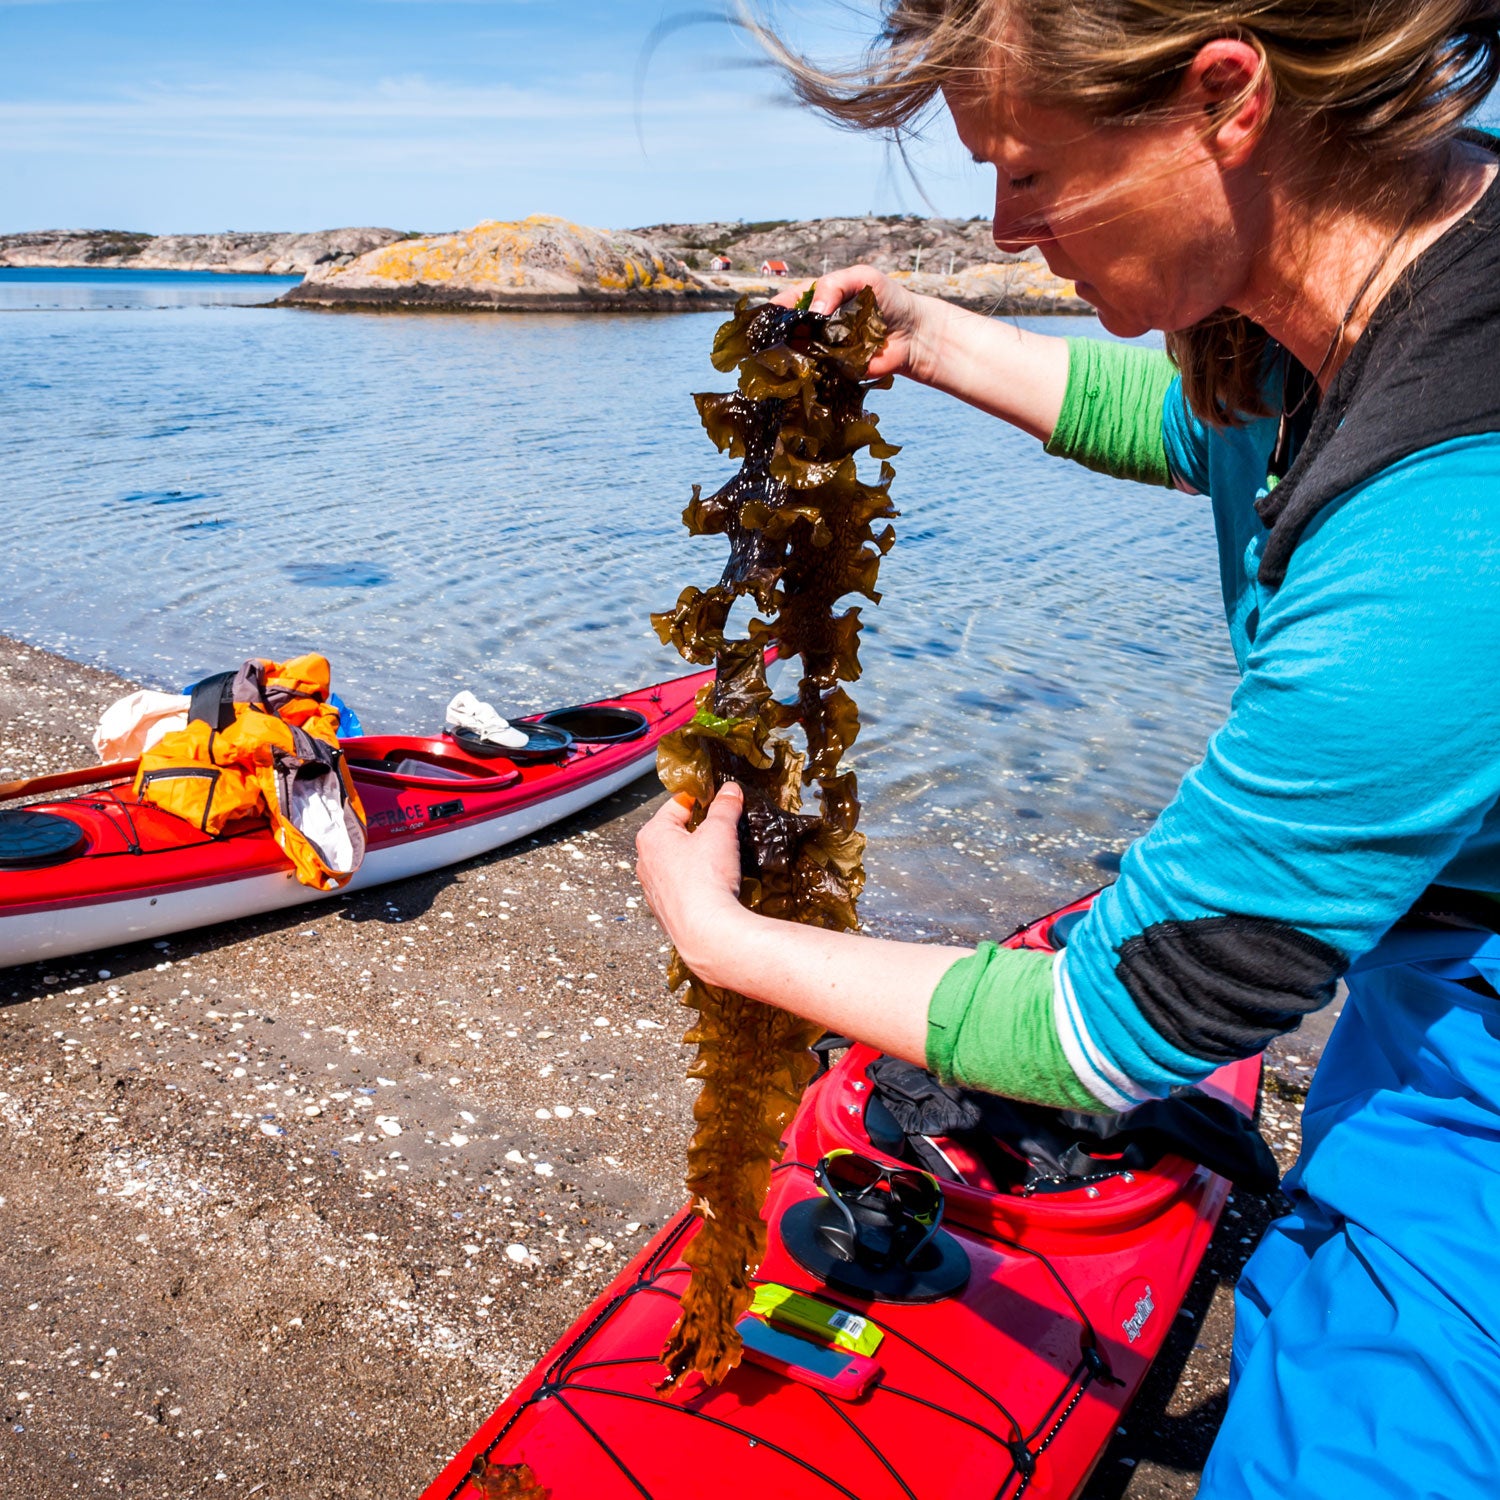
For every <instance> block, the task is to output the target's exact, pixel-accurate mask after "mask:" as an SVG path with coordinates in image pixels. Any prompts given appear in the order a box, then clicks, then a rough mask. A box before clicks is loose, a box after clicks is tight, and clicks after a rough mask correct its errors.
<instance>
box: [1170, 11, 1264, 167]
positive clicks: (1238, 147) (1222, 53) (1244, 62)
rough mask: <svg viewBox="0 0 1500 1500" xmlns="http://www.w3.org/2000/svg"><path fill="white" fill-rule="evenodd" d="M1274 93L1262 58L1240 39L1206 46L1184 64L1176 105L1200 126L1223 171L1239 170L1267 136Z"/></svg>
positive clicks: (1219, 40) (1249, 44) (1248, 42)
mask: <svg viewBox="0 0 1500 1500" xmlns="http://www.w3.org/2000/svg"><path fill="white" fill-rule="evenodd" d="M1274 93H1275V89H1274V86H1273V84H1272V81H1271V70H1270V69H1269V68H1268V67H1267V66H1266V58H1265V54H1264V53H1263V52H1262V51H1261V50H1260V48H1259V47H1258V46H1256V44H1255V43H1254V42H1252V41H1249V40H1246V39H1245V38H1242V37H1219V38H1217V39H1216V40H1214V41H1212V42H1205V43H1204V44H1203V45H1202V46H1201V47H1200V48H1199V49H1198V51H1197V54H1196V55H1195V56H1194V58H1193V60H1192V62H1190V63H1189V64H1188V67H1187V71H1186V73H1184V74H1183V77H1182V81H1181V83H1179V84H1178V86H1177V96H1176V99H1175V100H1174V102H1175V103H1176V105H1177V106H1178V108H1179V109H1181V111H1182V113H1183V115H1184V117H1186V118H1189V119H1192V118H1196V119H1197V120H1199V121H1200V122H1201V126H1202V135H1203V142H1204V144H1205V145H1206V146H1207V147H1208V149H1209V151H1210V152H1211V153H1212V154H1213V156H1214V157H1215V158H1216V159H1217V160H1218V162H1219V165H1220V166H1221V167H1226V168H1230V167H1239V166H1243V165H1244V163H1245V161H1246V160H1247V158H1248V157H1249V156H1250V154H1251V152H1252V151H1254V149H1255V147H1256V144H1257V143H1258V142H1259V140H1260V138H1261V136H1262V135H1263V134H1264V133H1265V128H1266V125H1267V124H1268V123H1269V121H1270V118H1271V103H1272V99H1273V96H1274Z"/></svg>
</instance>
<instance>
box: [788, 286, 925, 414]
mask: <svg viewBox="0 0 1500 1500" xmlns="http://www.w3.org/2000/svg"><path fill="white" fill-rule="evenodd" d="M809 286H812V287H813V288H814V291H813V299H812V307H811V310H812V311H813V312H815V313H823V314H824V315H825V316H826V315H829V314H831V313H835V312H837V311H838V310H839V308H841V307H842V306H843V305H844V303H846V302H848V301H850V300H851V299H852V298H854V297H856V296H857V295H858V294H859V293H860V292H861V291H862V290H863V289H864V288H865V287H869V288H870V290H871V291H872V292H874V293H875V304H876V306H877V307H879V309H880V315H881V316H882V317H883V318H884V319H885V326H886V329H887V337H886V342H885V347H884V348H883V349H882V350H881V351H880V352H879V353H878V354H877V355H876V356H875V357H874V359H872V360H871V361H870V374H871V376H873V377H875V378H877V379H878V378H879V377H880V376H882V375H905V376H907V377H908V379H911V380H916V381H920V382H921V383H922V384H923V385H931V384H933V383H934V381H935V378H936V374H937V371H938V369H939V368H940V367H941V362H942V361H941V346H942V341H943V337H942V335H943V329H944V327H945V326H946V324H947V322H948V321H949V319H950V318H951V316H952V314H953V311H954V309H953V308H951V307H950V306H949V305H948V304H947V303H946V302H942V301H940V300H939V299H938V298H936V297H923V296H920V295H919V294H917V293H916V292H911V291H908V290H907V289H906V288H905V287H904V286H902V285H901V283H900V282H899V281H895V280H893V279H892V278H891V277H889V276H887V275H886V274H885V272H884V271H877V270H876V269H875V267H874V266H847V267H845V268H844V269H843V270H841V271H830V272H828V273H827V274H826V275H824V276H819V277H818V278H817V280H816V281H815V282H804V283H803V284H802V285H801V286H798V287H796V288H787V289H785V290H783V291H782V292H781V293H780V294H779V295H778V296H776V297H775V298H773V299H772V300H773V301H775V302H776V303H778V304H779V305H780V306H782V307H795V306H796V305H797V302H798V301H799V299H800V298H801V297H802V296H804V295H805V293H806V291H807V288H808V287H809Z"/></svg>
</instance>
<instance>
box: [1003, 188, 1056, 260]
mask: <svg viewBox="0 0 1500 1500" xmlns="http://www.w3.org/2000/svg"><path fill="white" fill-rule="evenodd" d="M1018 196H1019V195H1017V194H1012V193H1007V192H1005V191H1004V190H1003V189H1002V190H999V191H997V192H996V194H995V217H994V221H993V223H992V224H991V235H992V236H993V238H994V241H995V244H996V246H997V247H998V248H999V249H1001V250H1004V251H1005V252H1006V253H1007V254H1008V255H1019V254H1020V253H1021V251H1023V250H1028V249H1030V248H1031V246H1033V245H1035V244H1037V243H1038V242H1040V241H1041V240H1043V239H1045V238H1046V237H1047V229H1046V225H1045V224H1044V223H1042V222H1041V221H1040V220H1039V219H1038V218H1037V216H1036V215H1035V214H1027V213H1026V212H1025V211H1024V209H1023V207H1022V205H1021V203H1020V202H1018V201H1017V199H1018Z"/></svg>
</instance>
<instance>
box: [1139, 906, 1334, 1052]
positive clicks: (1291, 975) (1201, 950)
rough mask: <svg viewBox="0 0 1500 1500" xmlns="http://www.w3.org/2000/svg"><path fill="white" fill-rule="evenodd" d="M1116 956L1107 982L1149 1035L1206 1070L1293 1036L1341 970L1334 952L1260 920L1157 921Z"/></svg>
mask: <svg viewBox="0 0 1500 1500" xmlns="http://www.w3.org/2000/svg"><path fill="white" fill-rule="evenodd" d="M1116 951H1117V952H1118V953H1119V955H1120V962H1119V963H1118V964H1117V965H1116V967H1115V973H1116V974H1117V975H1118V976H1119V979H1120V983H1121V984H1123V985H1124V986H1125V988H1126V990H1127V991H1128V992H1129V995H1130V998H1131V999H1132V1000H1134V1001H1135V1003H1136V1004H1137V1005H1138V1006H1139V1007H1140V1011H1141V1014H1142V1015H1143V1016H1144V1017H1145V1018H1146V1020H1147V1021H1148V1022H1149V1023H1150V1025H1151V1026H1152V1028H1153V1029H1154V1030H1155V1031H1156V1033H1157V1034H1158V1035H1159V1036H1161V1037H1162V1038H1163V1039H1164V1040H1166V1041H1168V1042H1170V1043H1171V1044H1172V1045H1173V1046H1174V1047H1178V1048H1180V1049H1181V1050H1182V1051H1184V1052H1189V1053H1191V1054H1192V1055H1193V1056H1194V1057H1201V1058H1202V1059H1203V1060H1204V1061H1205V1062H1213V1063H1226V1062H1232V1061H1234V1059H1236V1058H1239V1057H1251V1056H1253V1055H1254V1054H1255V1053H1257V1052H1259V1051H1260V1050H1261V1049H1262V1048H1263V1047H1264V1046H1265V1045H1266V1043H1267V1042H1269V1041H1270V1040H1271V1039H1272V1038H1273V1037H1278V1036H1281V1035H1283V1034H1284V1033H1286V1032H1288V1031H1293V1030H1295V1029H1296V1027H1297V1025H1298V1024H1299V1023H1300V1022H1301V1020H1302V1018H1303V1017H1304V1016H1306V1015H1308V1014H1310V1013H1311V1012H1312V1011H1315V1010H1319V1009H1321V1008H1322V1007H1323V1006H1325V1005H1327V1004H1328V1002H1329V1001H1330V1000H1332V999H1333V993H1334V987H1335V985H1336V984H1337V983H1338V980H1339V977H1340V975H1342V974H1343V972H1344V970H1345V969H1347V968H1348V967H1349V961H1348V959H1347V958H1345V956H1344V955H1343V954H1342V953H1340V952H1339V950H1338V949H1337V948H1333V947H1330V946H1329V945H1328V944H1327V943H1325V942H1322V941H1321V940H1320V939H1318V938H1315V937H1311V936H1310V935H1309V934H1307V933H1305V932H1302V931H1300V930H1299V929H1298V928H1296V927H1293V926H1291V925H1290V924H1289V923H1286V922H1272V921H1269V920H1268V919H1266V918H1265V917H1238V916H1227V917H1198V918H1196V919H1195V920H1193V921H1190V922H1157V923H1155V924H1154V925H1153V926H1151V927H1148V928H1147V929H1146V930H1145V931H1144V932H1141V933H1137V934H1136V936H1135V937H1132V938H1127V939H1126V940H1125V941H1124V942H1123V943H1121V944H1120V946H1119V948H1118V949H1117V950H1116Z"/></svg>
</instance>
